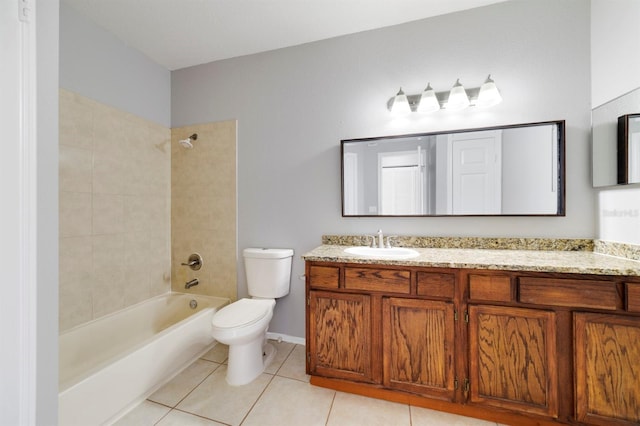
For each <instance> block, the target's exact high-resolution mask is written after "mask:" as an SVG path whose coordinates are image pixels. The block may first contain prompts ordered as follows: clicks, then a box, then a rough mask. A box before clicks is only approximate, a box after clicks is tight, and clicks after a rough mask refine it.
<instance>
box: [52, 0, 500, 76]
mask: <svg viewBox="0 0 640 426" xmlns="http://www.w3.org/2000/svg"><path fill="white" fill-rule="evenodd" d="M500 1H504V0H62V2H63V3H66V4H68V5H70V6H71V7H73V8H74V9H75V10H77V11H79V12H80V13H82V14H84V15H85V16H87V17H89V18H90V19H91V20H93V21H94V22H96V23H97V24H99V25H100V26H102V27H103V28H105V29H107V30H108V31H110V32H111V33H113V34H115V35H116V36H117V37H118V38H120V39H121V40H123V41H124V42H125V43H127V44H128V45H130V46H132V47H134V48H135V49H137V50H139V51H141V52H143V53H144V54H146V55H147V56H148V57H149V58H151V59H152V60H153V61H155V62H157V63H158V64H160V65H163V66H164V67H166V68H167V69H169V70H176V69H180V68H185V67H189V66H192V65H198V64H203V63H207V62H211V61H216V60H220V59H227V58H232V57H236V56H242V55H249V54H252V53H258V52H264V51H268V50H273V49H279V48H282V47H288V46H295V45H298V44H303V43H308V42H312V41H317V40H323V39H327V38H331V37H336V36H340V35H344V34H353V33H357V32H360V31H366V30H370V29H374V28H381V27H386V26H390V25H396V24H400V23H404V22H409V21H415V20H418V19H423V18H427V17H430V16H436V15H442V14H445V13H450V12H455V11H459V10H464V9H471V8H474V7H479V6H485V5H488V4H491V3H498V2H500Z"/></svg>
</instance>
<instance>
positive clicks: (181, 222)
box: [171, 120, 237, 300]
mask: <svg viewBox="0 0 640 426" xmlns="http://www.w3.org/2000/svg"><path fill="white" fill-rule="evenodd" d="M236 129H237V123H236V121H235V120H229V121H221V122H217V123H208V124H199V125H193V126H187V127H180V128H174V129H172V130H171V232H172V238H171V250H172V269H171V270H172V277H171V282H172V288H173V290H174V291H188V292H190V293H198V294H206V295H211V296H221V297H228V298H230V299H232V300H235V299H236V297H237V296H236V295H237V288H236V287H237V285H236V279H237V278H236V264H237V262H236V253H237V249H236V241H237V238H236V217H237V215H236V206H237V198H236V192H237V191H236ZM193 133H197V135H198V139H197V140H196V141H194V142H193V149H185V148H183V147H181V146H180V144H179V143H178V141H179V140H181V139H185V138H187V137H188V136H189V135H191V134H193ZM191 253H199V254H200V255H201V256H202V258H203V260H204V262H203V266H202V269H200V270H199V271H192V270H191V269H189V268H188V267H186V266H182V265H181V263H182V262H186V261H187V258H188V257H189V255H190V254H191ZM193 278H198V280H199V281H200V284H198V286H196V287H192V288H191V289H190V290H185V288H184V284H185V283H186V282H187V281H189V280H191V279H193Z"/></svg>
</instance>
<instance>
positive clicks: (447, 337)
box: [382, 297, 455, 401]
mask: <svg viewBox="0 0 640 426" xmlns="http://www.w3.org/2000/svg"><path fill="white" fill-rule="evenodd" d="M453 325H454V309H453V303H451V302H442V301H433V300H422V299H406V298H398V297H385V298H384V299H383V301H382V360H383V377H384V385H385V386H386V387H389V388H390V389H399V390H404V391H408V392H414V393H418V394H422V395H428V396H430V397H434V398H440V399H444V400H447V401H453V399H454V392H455V374H454V358H455V340H454V326H453Z"/></svg>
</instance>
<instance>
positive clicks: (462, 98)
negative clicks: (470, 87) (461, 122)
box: [446, 79, 469, 111]
mask: <svg viewBox="0 0 640 426" xmlns="http://www.w3.org/2000/svg"><path fill="white" fill-rule="evenodd" d="M468 106H469V97H468V96H467V92H466V90H464V87H463V86H462V84H460V79H457V80H456V84H454V85H453V87H452V88H451V91H450V92H449V99H448V100H447V106H446V108H447V109H448V110H451V111H460V110H461V109H465V108H466V107H468Z"/></svg>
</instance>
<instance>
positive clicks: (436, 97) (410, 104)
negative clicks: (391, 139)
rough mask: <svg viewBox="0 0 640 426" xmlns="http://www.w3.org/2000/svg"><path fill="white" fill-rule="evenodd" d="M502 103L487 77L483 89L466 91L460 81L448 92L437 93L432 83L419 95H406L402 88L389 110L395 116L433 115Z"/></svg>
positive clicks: (393, 98)
mask: <svg viewBox="0 0 640 426" xmlns="http://www.w3.org/2000/svg"><path fill="white" fill-rule="evenodd" d="M500 102H502V96H501V95H500V92H499V91H498V88H497V86H496V83H495V82H494V81H493V79H492V78H491V74H489V76H488V77H487V79H486V80H485V82H484V83H483V84H482V86H481V87H474V88H471V89H465V88H464V86H463V85H462V83H460V79H457V80H456V82H455V84H454V85H453V87H452V88H451V90H450V91H448V92H436V91H435V90H433V88H432V87H431V83H429V84H427V87H426V88H425V89H424V91H423V92H422V93H421V94H419V95H406V94H405V93H404V91H403V90H402V88H400V90H399V91H398V93H397V94H396V95H395V96H393V97H392V98H390V99H389V101H388V102H387V108H388V109H389V110H390V111H391V113H392V114H393V115H394V116H399V115H407V114H409V113H410V112H412V111H415V112H419V113H431V112H435V111H438V110H440V109H444V110H449V111H461V110H463V109H465V108H467V107H469V106H477V107H481V108H488V107H492V106H494V105H497V104H499V103H500Z"/></svg>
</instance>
